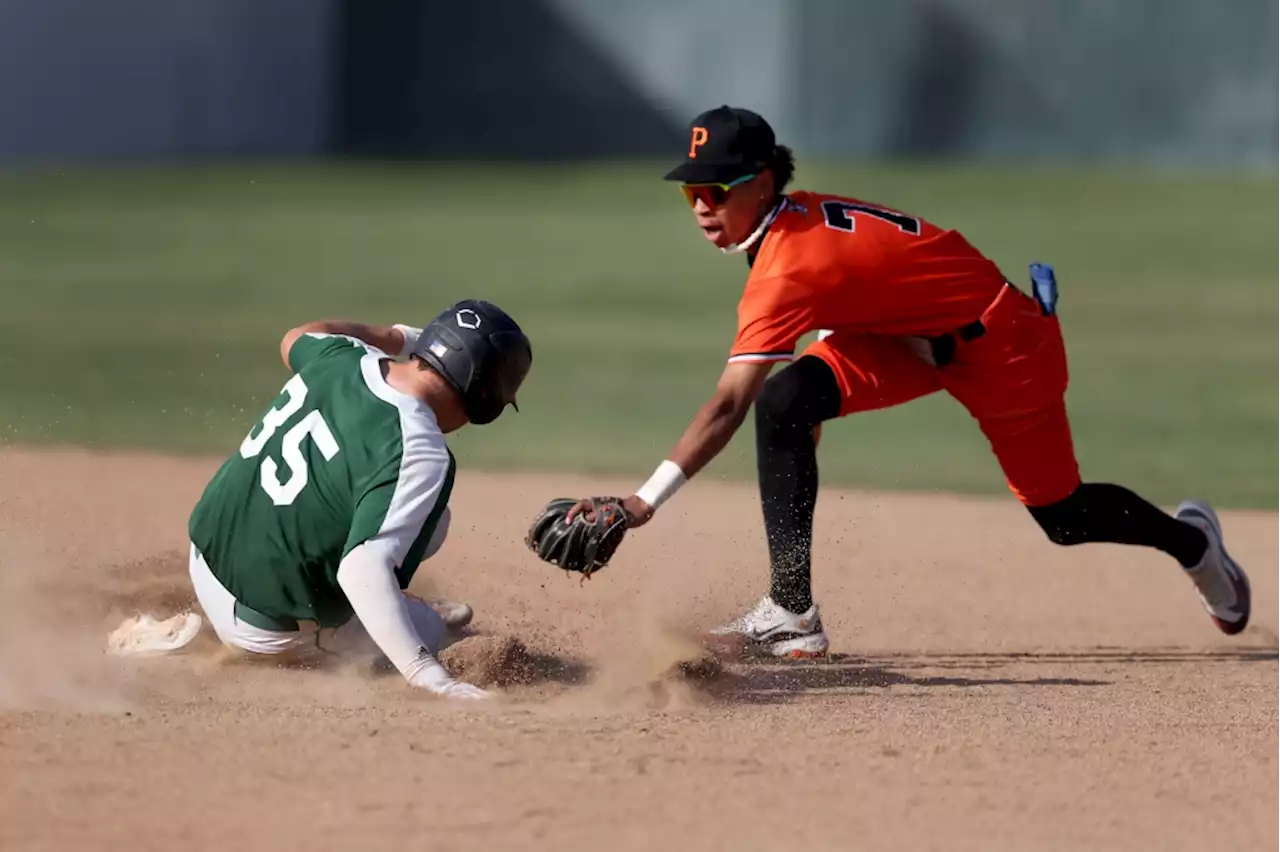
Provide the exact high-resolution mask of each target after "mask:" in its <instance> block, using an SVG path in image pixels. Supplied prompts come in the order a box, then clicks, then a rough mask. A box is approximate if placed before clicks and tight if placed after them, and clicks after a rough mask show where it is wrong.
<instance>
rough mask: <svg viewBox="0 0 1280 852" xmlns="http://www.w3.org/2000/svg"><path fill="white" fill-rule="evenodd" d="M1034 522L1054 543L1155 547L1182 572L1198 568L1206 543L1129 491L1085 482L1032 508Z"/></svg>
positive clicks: (1187, 526) (1194, 531)
mask: <svg viewBox="0 0 1280 852" xmlns="http://www.w3.org/2000/svg"><path fill="white" fill-rule="evenodd" d="M1028 508H1029V509H1030V511H1031V515H1032V517H1034V518H1035V519H1036V521H1037V522H1038V523H1039V524H1040V526H1041V527H1042V528H1044V531H1045V534H1046V535H1048V536H1049V539H1050V540H1051V541H1053V542H1055V543H1057V544H1064V545H1073V544H1085V543H1088V542H1111V543H1113V544H1134V545H1140V546H1143V547H1154V548H1156V549H1157V550H1163V551H1164V552H1165V553H1167V554H1169V555H1170V556H1172V557H1173V558H1174V559H1176V560H1178V562H1179V564H1181V565H1182V567H1183V568H1191V567H1193V566H1195V565H1197V564H1199V562H1200V560H1201V559H1202V558H1203V557H1204V552H1205V548H1207V547H1208V546H1209V542H1208V540H1207V539H1205V536H1204V533H1202V532H1201V531H1200V530H1199V529H1197V528H1196V527H1193V526H1192V525H1191V524H1188V523H1184V522H1182V521H1180V520H1178V519H1177V518H1174V517H1171V516H1169V515H1167V514H1165V513H1164V512H1162V511H1160V510H1159V509H1157V508H1156V507H1155V506H1153V505H1151V504H1150V503H1148V502H1147V501H1146V500H1143V499H1142V498H1141V497H1139V496H1138V495H1137V494H1134V493H1133V492H1132V491H1130V490H1129V489H1127V488H1122V487H1120V486H1119V485H1112V484H1110V483H1107V482H1086V483H1084V484H1082V485H1081V486H1080V487H1079V488H1077V489H1076V490H1075V491H1074V492H1073V493H1072V494H1071V496H1070V497H1068V498H1066V499H1065V500H1062V501H1059V502H1057V503H1054V504H1053V505H1052V506H1030V507H1028Z"/></svg>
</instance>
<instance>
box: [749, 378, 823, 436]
mask: <svg viewBox="0 0 1280 852" xmlns="http://www.w3.org/2000/svg"><path fill="white" fill-rule="evenodd" d="M828 385H830V387H828ZM833 395H834V396H835V398H836V403H837V413H838V403H839V392H838V391H837V390H835V378H834V376H832V375H831V368H830V367H828V366H827V365H826V363H825V362H823V361H821V360H819V359H817V358H801V359H800V360H799V361H797V362H795V363H794V364H792V365H791V366H789V367H787V368H786V369H785V370H782V371H781V372H779V373H777V374H775V375H774V376H772V377H771V378H770V379H769V380H768V381H766V382H765V383H764V387H763V388H761V389H760V395H759V396H758V397H756V403H755V408H756V435H757V437H758V439H759V440H764V441H769V442H772V441H777V440H789V439H792V438H793V437H795V436H797V435H800V436H807V437H809V438H810V439H812V436H813V428H814V427H815V426H817V425H818V424H819V423H821V422H822V421H823V420H827V419H830V418H831V417H832V416H834V415H833V414H831V413H829V412H828V411H827V410H826V409H828V408H830V407H831V406H830V405H828V401H829V400H828V397H831V396H833Z"/></svg>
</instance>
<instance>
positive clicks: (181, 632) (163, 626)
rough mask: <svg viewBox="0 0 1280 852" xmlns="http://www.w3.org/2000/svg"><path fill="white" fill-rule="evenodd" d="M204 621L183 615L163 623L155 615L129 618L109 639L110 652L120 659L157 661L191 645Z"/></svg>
mask: <svg viewBox="0 0 1280 852" xmlns="http://www.w3.org/2000/svg"><path fill="white" fill-rule="evenodd" d="M203 623H204V620H203V619H202V618H201V617H200V616H199V615H197V614H196V613H194V612H183V613H179V614H178V615H175V616H173V617H172V618H166V619H164V620H163V621H161V620H159V619H157V618H155V617H154V616H152V615H149V614H147V613H143V614H142V615H137V616H134V617H133V618H127V619H125V620H124V621H123V622H121V624H120V626H119V627H117V628H116V629H115V630H113V631H111V634H110V635H109V636H108V637H107V650H108V651H110V652H111V653H112V654H114V655H116V656H117V657H156V656H159V655H161V654H172V653H173V652H174V651H179V650H181V649H183V648H185V647H186V646H187V645H190V644H191V641H192V640H193V639H195V638H196V634H198V633H199V632H200V627H201V625H202V624H203Z"/></svg>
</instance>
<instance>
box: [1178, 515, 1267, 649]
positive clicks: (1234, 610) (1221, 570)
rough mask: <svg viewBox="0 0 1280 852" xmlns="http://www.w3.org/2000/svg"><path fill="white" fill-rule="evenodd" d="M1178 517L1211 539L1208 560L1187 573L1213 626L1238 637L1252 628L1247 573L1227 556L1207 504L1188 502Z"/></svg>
mask: <svg viewBox="0 0 1280 852" xmlns="http://www.w3.org/2000/svg"><path fill="white" fill-rule="evenodd" d="M1174 517H1176V518H1177V519H1178V520H1180V521H1182V522H1184V523H1188V524H1191V525H1192V526H1193V527H1195V528H1196V529H1198V530H1200V531H1201V532H1203V533H1204V537H1205V538H1206V539H1208V541H1209V547H1208V549H1206V550H1205V552H1204V558H1203V559H1201V560H1200V564H1199V565H1196V566H1194V567H1192V568H1188V569H1186V571H1187V576H1188V577H1190V578H1191V581H1192V582H1193V583H1195V584H1196V591H1197V592H1198V593H1199V594H1200V601H1201V602H1202V603H1203V604H1204V608H1205V609H1206V610H1207V611H1208V613H1209V617H1210V618H1212V619H1213V623H1214V624H1216V625H1218V629H1219V630H1221V631H1222V632H1223V633H1226V634H1227V635H1228V636H1234V635H1235V634H1237V633H1239V632H1240V631H1242V630H1244V629H1245V627H1247V626H1248V624H1249V611H1250V609H1251V608H1252V593H1251V592H1250V589H1249V578H1248V577H1246V576H1245V573H1244V569H1242V568H1241V567H1240V566H1239V565H1238V564H1237V563H1236V561H1235V560H1234V559H1232V558H1231V557H1230V555H1228V554H1227V548H1226V546H1225V545H1224V544H1223V541H1222V524H1221V522H1219V520H1218V515H1217V514H1216V513H1215V512H1214V511H1213V509H1211V508H1210V507H1209V504H1207V503H1200V502H1197V501H1195V500H1187V501H1186V502H1184V503H1183V504H1182V505H1180V506H1179V507H1178V511H1177V512H1176V513H1175V515H1174Z"/></svg>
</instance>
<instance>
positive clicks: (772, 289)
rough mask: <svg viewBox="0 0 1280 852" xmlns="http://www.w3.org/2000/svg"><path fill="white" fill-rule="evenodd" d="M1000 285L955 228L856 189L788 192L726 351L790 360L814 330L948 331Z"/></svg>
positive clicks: (735, 357)
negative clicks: (849, 194) (856, 193)
mask: <svg viewBox="0 0 1280 852" xmlns="http://www.w3.org/2000/svg"><path fill="white" fill-rule="evenodd" d="M1004 284H1005V277H1004V275H1003V274H1002V273H1001V272H1000V270H999V268H997V267H996V265H995V264H994V263H993V262H991V261H990V260H988V259H987V258H986V257H984V256H983V255H982V254H981V253H980V252H979V251H978V250H977V249H975V248H974V247H973V246H971V245H970V244H969V242H968V241H967V240H966V239H965V238H964V237H963V236H961V235H960V234H959V233H958V232H957V231H951V230H944V229H942V228H939V227H937V226H936V225H933V224H931V223H929V222H926V221H925V220H923V219H920V218H918V217H915V216H910V215H908V214H905V213H902V212H900V211H897V210H892V209H889V208H886V207H883V206H881V205H878V204H868V203H866V202H863V201H859V200H857V199H855V198H845V197H841V196H836V195H821V194H818V193H813V192H794V193H791V194H789V195H788V196H786V199H785V200H784V202H783V204H782V206H781V208H780V209H779V210H778V212H777V214H776V216H775V218H774V220H773V222H772V223H771V224H770V225H769V229H768V231H767V232H766V233H765V235H764V238H763V241H762V242H761V244H760V249H759V251H758V253H757V254H756V257H755V260H754V261H753V262H752V265H751V274H750V275H749V276H748V278H747V285H746V290H745V291H744V292H743V294H742V301H741V302H740V303H739V304H738V336H737V339H736V340H735V341H734V344H733V348H732V349H731V350H730V353H729V360H730V361H731V362H738V361H788V360H791V358H792V357H793V356H794V352H795V346H796V342H797V341H798V340H799V339H800V338H801V337H802V336H804V335H805V334H807V333H808V332H811V331H815V330H830V331H846V332H847V331H853V332H859V333H866V334H876V335H887V336H916V335H919V336H932V335H939V334H945V333H947V332H951V331H955V330H956V329H958V328H959V327H961V326H963V325H965V324H966V323H970V322H973V321H974V320H976V319H977V318H978V317H979V316H980V315H981V314H982V312H983V310H984V309H985V308H986V307H987V306H988V305H990V304H991V302H992V300H994V299H995V298H996V296H997V295H998V294H999V292H1000V290H1001V288H1002V287H1003V286H1004Z"/></svg>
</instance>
